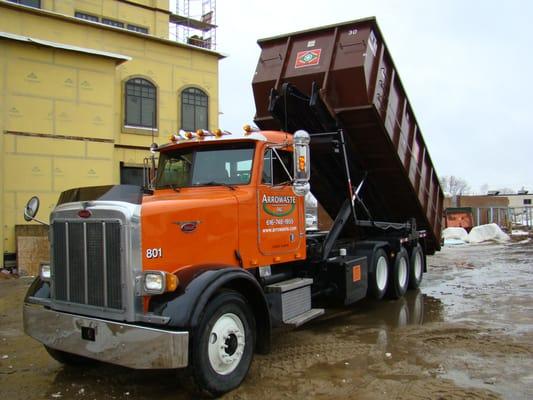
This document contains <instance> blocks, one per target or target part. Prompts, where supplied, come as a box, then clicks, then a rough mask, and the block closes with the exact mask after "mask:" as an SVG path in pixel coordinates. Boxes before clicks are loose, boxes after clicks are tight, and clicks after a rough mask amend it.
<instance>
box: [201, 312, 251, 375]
mask: <svg viewBox="0 0 533 400" xmlns="http://www.w3.org/2000/svg"><path fill="white" fill-rule="evenodd" d="M244 333H245V332H244V325H243V323H242V321H241V319H240V318H239V317H238V316H237V315H235V314H233V313H226V314H223V315H221V316H220V317H219V318H218V319H217V321H216V322H215V324H214V325H213V328H212V329H211V332H210V333H209V336H208V356H209V363H210V364H211V368H213V370H214V371H215V372H216V373H217V374H220V375H228V374H230V373H231V372H233V371H234V370H235V368H237V366H238V365H239V363H240V362H241V360H242V356H243V354H244V347H245V345H246V337H245V334H244Z"/></svg>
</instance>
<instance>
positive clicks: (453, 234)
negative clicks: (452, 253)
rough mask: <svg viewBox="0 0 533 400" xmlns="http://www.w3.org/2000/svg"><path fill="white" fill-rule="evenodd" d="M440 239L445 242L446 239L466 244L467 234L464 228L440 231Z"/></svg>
mask: <svg viewBox="0 0 533 400" xmlns="http://www.w3.org/2000/svg"><path fill="white" fill-rule="evenodd" d="M442 237H443V238H444V241H445V242H446V239H453V240H462V241H463V242H466V238H467V237H468V232H467V231H466V230H465V228H446V229H444V230H443V231H442Z"/></svg>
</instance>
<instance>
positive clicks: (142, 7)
mask: <svg viewBox="0 0 533 400" xmlns="http://www.w3.org/2000/svg"><path fill="white" fill-rule="evenodd" d="M200 2H201V4H202V5H203V6H204V7H205V6H206V5H207V6H209V7H211V2H209V1H207V2H206V1H204V0H200ZM189 3H194V1H191V2H189V1H188V2H187V5H188V4H189ZM213 4H214V3H213ZM187 10H189V8H188V7H187ZM214 11H215V10H214V6H213V7H211V8H210V9H208V10H207V12H208V13H209V12H210V14H209V15H206V16H204V18H200V20H199V21H196V23H195V24H193V21H195V20H194V19H193V18H191V16H190V15H184V16H183V15H182V16H180V15H176V14H174V13H172V12H171V11H170V10H169V3H168V0H68V1H66V0H12V1H4V0H0V135H1V137H0V155H1V161H0V162H1V164H0V165H1V167H2V169H1V172H0V202H1V203H0V204H1V206H0V226H1V227H2V229H1V230H0V250H1V251H2V254H4V259H5V260H7V259H9V258H10V256H11V255H12V254H13V253H14V252H15V251H16V238H15V225H17V224H24V223H25V222H24V220H23V217H22V212H23V209H24V205H25V203H26V201H27V200H28V198H29V197H31V196H32V195H38V196H39V197H40V199H41V210H40V212H39V216H40V217H41V219H43V220H45V221H47V220H48V215H49V213H50V211H51V210H52V209H53V207H54V205H55V202H56V200H57V198H58V195H59V193H60V192H61V191H63V190H65V189H68V188H72V187H78V186H94V185H105V184H112V183H115V184H118V183H139V182H140V181H141V180H142V164H143V160H144V158H145V157H147V156H148V148H149V146H150V144H151V143H152V141H153V140H154V141H155V142H158V143H162V142H166V141H167V138H168V136H169V135H170V134H171V133H174V132H177V131H178V130H179V129H181V128H183V129H185V130H196V129H198V128H205V129H215V128H218V61H219V60H220V59H221V58H222V56H221V55H220V54H219V53H217V52H216V51H214V50H213V49H214V45H215V43H214V38H215V36H214V30H215V28H216V26H215V25H214ZM184 25H185V29H183V26H184ZM178 32H182V33H183V32H187V33H190V34H191V35H192V32H200V34H198V33H195V34H194V35H193V36H194V37H192V36H190V37H188V38H187V37H185V38H184V40H185V43H183V42H179V41H177V40H176V39H177V33H178ZM202 32H205V34H202ZM191 37H192V39H191ZM152 137H153V139H152ZM1 266H2V265H0V267H1Z"/></svg>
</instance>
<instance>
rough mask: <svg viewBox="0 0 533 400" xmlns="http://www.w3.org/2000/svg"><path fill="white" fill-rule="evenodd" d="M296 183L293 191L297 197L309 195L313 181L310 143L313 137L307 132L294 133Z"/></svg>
mask: <svg viewBox="0 0 533 400" xmlns="http://www.w3.org/2000/svg"><path fill="white" fill-rule="evenodd" d="M293 140H294V181H293V187H292V188H293V190H294V193H295V194H296V195H297V196H305V195H306V194H307V193H309V190H310V186H309V179H311V158H310V151H309V142H310V141H311V137H310V136H309V134H308V133H307V132H306V131H302V130H299V131H296V132H295V133H294V137H293Z"/></svg>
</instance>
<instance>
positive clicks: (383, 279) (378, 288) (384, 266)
mask: <svg viewBox="0 0 533 400" xmlns="http://www.w3.org/2000/svg"><path fill="white" fill-rule="evenodd" d="M389 269H390V268H389V258H388V257H387V253H386V252H385V250H383V249H377V250H376V251H375V252H374V255H373V256H372V268H371V270H370V271H371V272H370V273H369V274H368V294H369V295H370V297H372V298H374V299H376V300H381V299H382V298H383V296H385V293H386V292H387V283H388V281H389V278H388V277H389Z"/></svg>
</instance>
